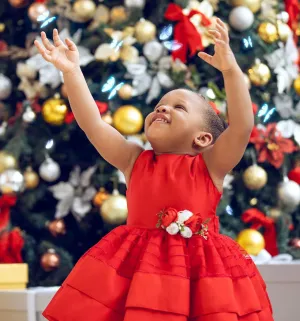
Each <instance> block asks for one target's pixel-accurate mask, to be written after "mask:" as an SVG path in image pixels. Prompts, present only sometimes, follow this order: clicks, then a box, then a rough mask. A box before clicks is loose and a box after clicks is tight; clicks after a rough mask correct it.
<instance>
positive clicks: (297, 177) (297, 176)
mask: <svg viewBox="0 0 300 321" xmlns="http://www.w3.org/2000/svg"><path fill="white" fill-rule="evenodd" d="M288 177H289V179H290V180H291V181H294V182H296V183H297V184H300V167H296V168H294V169H292V170H291V171H289V173H288Z"/></svg>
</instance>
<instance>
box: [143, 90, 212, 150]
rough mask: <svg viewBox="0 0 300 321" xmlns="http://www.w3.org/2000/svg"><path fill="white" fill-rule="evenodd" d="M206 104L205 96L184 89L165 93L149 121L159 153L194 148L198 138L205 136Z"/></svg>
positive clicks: (147, 126) (148, 133)
mask: <svg viewBox="0 0 300 321" xmlns="http://www.w3.org/2000/svg"><path fill="white" fill-rule="evenodd" d="M201 104H203V106H201ZM204 104H205V102H204V101H203V102H202V99H201V97H199V96H198V95H197V94H195V93H193V92H190V91H188V90H184V89H177V90H173V91H170V92H169V93H167V94H166V95H165V96H163V97H162V99H161V100H160V102H159V103H158V104H157V106H156V107H155V109H154V111H153V112H152V113H150V114H149V115H148V116H147V118H146V120H145V134H146V137H147V139H148V141H149V142H150V144H151V145H152V147H153V149H154V150H155V151H156V152H158V153H176V152H177V153H185V152H189V151H191V150H193V146H194V142H195V139H196V138H197V137H199V135H200V136H201V135H203V131H201V128H203V127H204V126H203V125H204V119H203V112H201V111H202V109H203V108H206V107H205V106H204ZM201 107H202V108H201Z"/></svg>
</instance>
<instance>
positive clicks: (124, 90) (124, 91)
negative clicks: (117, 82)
mask: <svg viewBox="0 0 300 321" xmlns="http://www.w3.org/2000/svg"><path fill="white" fill-rule="evenodd" d="M132 93H133V88H132V86H131V85H129V84H125V85H123V86H122V87H121V88H120V89H119V91H118V95H119V97H120V98H121V99H123V100H129V99H131V98H132Z"/></svg>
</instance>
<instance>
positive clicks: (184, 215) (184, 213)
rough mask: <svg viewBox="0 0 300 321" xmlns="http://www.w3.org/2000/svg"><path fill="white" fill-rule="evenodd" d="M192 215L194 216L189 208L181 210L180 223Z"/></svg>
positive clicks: (179, 213)
mask: <svg viewBox="0 0 300 321" xmlns="http://www.w3.org/2000/svg"><path fill="white" fill-rule="evenodd" d="M192 216H193V213H192V212H190V211H188V210H184V211H180V212H178V220H177V222H178V223H180V224H183V223H184V222H185V221H187V220H188V219H189V218H191V217H192Z"/></svg>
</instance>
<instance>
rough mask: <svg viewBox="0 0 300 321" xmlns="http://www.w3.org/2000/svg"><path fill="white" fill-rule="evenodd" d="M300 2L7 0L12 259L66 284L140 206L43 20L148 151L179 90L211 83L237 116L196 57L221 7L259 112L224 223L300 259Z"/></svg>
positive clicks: (2, 222)
mask: <svg viewBox="0 0 300 321" xmlns="http://www.w3.org/2000/svg"><path fill="white" fill-rule="evenodd" d="M299 13H300V11H299V5H298V3H297V0H285V3H281V2H280V1H278V0H262V1H260V0H228V1H218V0H204V1H196V0H190V1H189V0H175V1H167V0H125V1H121V0H107V1H106V0H103V1H93V0H74V1H73V0H49V1H43V0H36V1H31V0H8V1H6V0H5V1H4V2H3V1H2V2H1V4H0V33H1V39H2V40H1V41H0V101H1V102H0V112H1V113H0V117H1V125H0V144H1V146H0V148H1V149H0V190H1V193H2V196H1V199H0V206H1V213H0V244H2V246H0V263H13V262H15V263H18V262H22V261H24V262H27V263H28V264H29V267H30V285H44V286H49V285H59V284H61V282H62V281H63V280H64V279H65V277H66V276H67V275H68V273H69V272H70V270H71V269H72V267H73V266H74V264H75V263H76V261H77V260H78V259H79V258H80V256H81V255H82V254H83V253H84V252H85V251H86V250H87V249H88V248H89V247H91V246H92V245H93V244H95V243H96V242H97V241H98V240H99V239H100V238H101V237H103V236H104V235H105V234H107V233H108V232H109V231H110V230H111V229H113V228H114V227H115V226H117V225H118V224H123V223H125V221H126V216H127V207H126V199H125V196H124V195H125V191H126V186H125V181H124V177H123V175H122V174H121V173H120V172H118V171H117V170H116V169H115V168H113V167H112V166H110V165H109V164H108V163H107V162H105V161H104V160H103V159H102V158H101V157H100V156H99V154H98V153H97V152H96V150H95V149H94V148H93V146H92V145H91V144H90V143H89V141H88V139H87V138H86V136H85V134H84V133H83V132H82V131H81V129H80V128H79V126H78V125H77V123H76V121H75V119H74V116H73V114H72V112H71V110H70V108H69V103H68V93H67V92H66V88H65V87H64V84H63V78H62V75H61V74H60V72H58V71H57V70H56V69H55V68H54V67H53V66H52V65H50V64H49V63H47V62H45V61H44V60H43V59H42V57H41V56H40V55H39V54H38V52H37V50H36V48H35V47H34V46H33V41H34V40H35V39H39V37H40V32H41V31H45V32H46V34H47V35H48V37H49V38H51V35H52V30H53V29H54V28H57V29H58V30H59V34H60V37H61V38H62V39H65V38H67V37H69V38H72V40H73V41H74V42H75V43H76V44H77V46H78V48H79V52H80V65H81V68H82V70H83V72H84V75H85V77H86V80H87V82H88V85H89V88H90V91H91V93H92V95H93V97H94V99H95V101H96V103H97V106H98V108H99V113H101V115H102V118H103V119H104V120H105V121H106V122H107V123H108V124H110V125H112V126H114V127H115V128H116V129H117V130H118V131H119V132H121V133H122V134H123V135H124V136H126V138H127V139H129V140H132V141H134V142H136V143H138V144H140V145H143V146H144V147H145V148H146V149H149V148H151V146H150V145H149V143H148V142H147V141H146V139H145V137H144V135H143V120H144V117H145V116H146V115H147V114H148V113H149V111H151V110H152V108H153V106H155V104H156V103H157V102H158V101H159V99H160V98H161V97H162V95H163V94H164V93H166V92H167V91H169V90H171V89H174V88H189V89H191V90H194V91H197V92H199V93H201V94H202V95H204V96H205V97H206V98H207V99H208V100H209V101H210V102H211V103H212V104H214V105H215V106H216V107H217V108H218V109H219V110H220V111H221V114H222V117H224V119H226V120H228V119H227V113H226V93H225V91H224V84H223V79H222V75H221V74H220V73H219V72H218V71H217V70H215V69H213V68H212V67H210V66H209V65H208V64H205V63H203V61H202V60H201V59H200V58H199V57H197V53H198V52H199V51H202V50H204V51H205V52H207V53H210V54H211V53H212V52H213V41H212V38H211V37H210V34H209V33H208V30H209V29H213V28H214V24H215V21H216V17H220V18H221V19H222V20H223V21H224V22H226V23H227V25H228V28H229V30H230V37H231V47H232V50H233V52H234V53H235V55H236V59H237V61H238V63H239V65H240V67H241V68H242V70H243V71H244V75H245V79H244V81H246V82H247V84H248V86H249V89H250V92H251V96H252V100H253V112H254V114H255V121H256V126H255V128H254V129H253V132H252V135H251V139H250V143H249V146H248V148H247V150H246V153H245V156H244V157H243V159H242V161H241V162H240V164H239V165H238V166H237V167H236V168H235V169H234V170H233V171H232V172H231V173H230V174H228V175H227V177H226V179H225V182H224V193H223V197H222V199H221V202H220V205H219V208H218V215H219V217H220V222H221V226H220V228H221V232H222V233H224V234H227V235H229V236H231V237H233V238H236V237H238V240H239V243H240V244H241V245H245V242H246V243H249V241H250V243H251V245H252V247H251V248H248V250H249V252H250V254H253V255H256V254H258V253H259V252H260V250H262V249H263V248H264V247H265V249H266V250H267V251H268V252H270V253H271V255H276V254H278V253H286V252H289V253H291V254H292V255H293V256H294V257H300V209H299V204H300V188H299V183H300V167H299V166H300V165H299V164H300V163H299V154H298V149H299V147H298V146H299V144H300V124H299V122H300V102H299V97H300V74H299V53H298V49H297V46H299V42H298V38H297V36H299V35H300V25H299ZM297 19H298V20H297ZM249 227H252V228H253V229H250V230H249ZM255 229H256V230H258V231H259V232H256V231H255ZM262 235H263V236H264V238H263V237H262ZM257 237H258V241H256V240H257ZM264 243H265V245H264ZM3 245H4V246H3Z"/></svg>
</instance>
